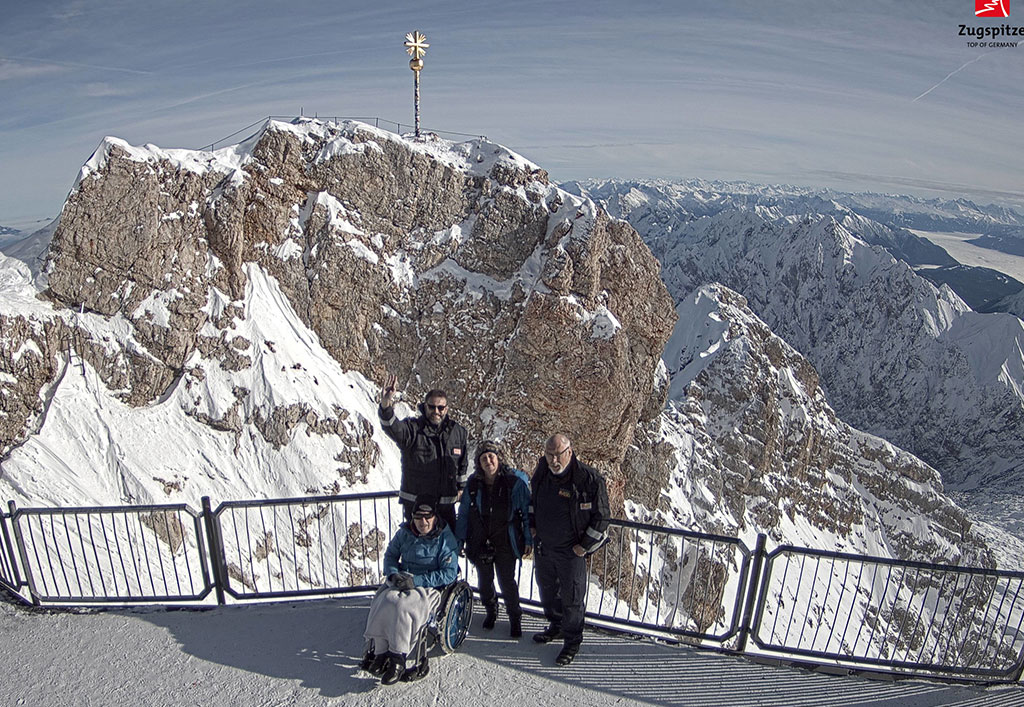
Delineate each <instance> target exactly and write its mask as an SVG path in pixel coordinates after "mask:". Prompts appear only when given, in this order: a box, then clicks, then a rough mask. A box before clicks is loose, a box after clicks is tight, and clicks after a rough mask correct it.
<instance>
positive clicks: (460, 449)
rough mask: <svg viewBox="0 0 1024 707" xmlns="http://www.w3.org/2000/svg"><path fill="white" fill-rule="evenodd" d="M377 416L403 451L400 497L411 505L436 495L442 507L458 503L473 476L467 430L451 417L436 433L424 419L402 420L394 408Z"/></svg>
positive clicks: (381, 410) (447, 418)
mask: <svg viewBox="0 0 1024 707" xmlns="http://www.w3.org/2000/svg"><path fill="white" fill-rule="evenodd" d="M377 413H378V415H380V424H381V427H382V428H383V429H384V432H385V434H387V436H388V437H390V438H391V439H393V440H395V443H397V444H398V448H399V449H401V450H402V487H401V489H400V490H399V492H398V495H399V497H400V498H401V499H402V500H403V501H408V502H410V503H411V502H413V501H415V500H416V497H417V496H421V495H422V496H432V497H434V498H436V499H437V502H438V503H439V504H441V505H451V504H454V503H455V501H456V496H457V495H458V493H459V490H460V489H461V488H462V487H463V486H465V485H466V478H467V477H468V476H469V455H468V451H467V450H466V443H467V442H468V441H469V435H468V434H467V433H466V428H465V427H463V426H462V425H460V424H459V423H458V422H455V421H454V420H452V419H451V418H450V417H448V416H445V418H444V419H443V420H442V421H441V426H440V429H438V430H434V429H433V428H432V427H431V425H430V424H429V423H428V422H427V420H426V418H425V417H423V416H420V417H408V418H406V419H404V420H399V419H397V418H396V417H395V411H394V408H392V407H388V408H384V407H378V410H377Z"/></svg>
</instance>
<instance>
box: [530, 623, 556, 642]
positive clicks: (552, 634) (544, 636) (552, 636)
mask: <svg viewBox="0 0 1024 707" xmlns="http://www.w3.org/2000/svg"><path fill="white" fill-rule="evenodd" d="M561 637H562V628H561V626H555V625H549V626H548V627H547V628H546V629H544V630H543V631H541V632H540V633H535V634H533V640H534V641H536V642H537V643H551V642H552V641H554V640H556V639H558V638H561Z"/></svg>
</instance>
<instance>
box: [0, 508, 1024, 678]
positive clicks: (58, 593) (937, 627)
mask: <svg viewBox="0 0 1024 707" xmlns="http://www.w3.org/2000/svg"><path fill="white" fill-rule="evenodd" d="M396 496H397V494H395V493H393V492H389V493H374V494H362V495H351V496H318V497H306V498H292V499H278V500H267V501H230V502H226V503H222V504H221V505H220V506H218V507H217V509H216V510H214V509H213V508H212V505H211V503H210V499H209V498H206V497H204V498H203V499H202V511H201V512H199V513H197V512H195V511H193V510H191V509H190V508H189V507H188V506H185V505H163V506H160V505H154V506H119V507H112V508H110V507H107V508H65V509H42V508H32V509H17V508H16V507H15V505H14V503H11V504H9V509H10V513H5V514H3V515H2V518H0V531H2V538H3V545H2V548H0V584H2V585H3V586H5V587H7V588H8V589H10V590H11V591H13V592H15V593H16V594H17V595H18V596H19V597H21V598H22V599H23V600H25V601H29V602H32V603H35V604H48V605H69V604H70V605H81V604H97V603H107V604H110V603H120V604H132V603H163V604H175V603H186V604H189V603H191V604H209V603H212V602H213V601H216V602H218V603H221V604H223V603H227V602H229V601H231V602H249V601H267V600H275V599H283V598H301V597H315V596H329V595H336V594H344V593H359V592H363V593H369V592H372V591H373V590H374V589H376V587H377V586H378V584H379V583H380V582H381V581H382V580H383V559H384V552H385V549H386V547H387V543H388V541H389V540H390V538H391V537H392V536H393V534H394V532H395V531H396V530H397V528H398V526H399V523H400V522H401V519H402V515H401V511H400V509H399V507H398V506H397V504H395V503H394V499H395V498H396ZM765 545H766V538H765V536H764V535H759V536H758V542H757V545H756V547H755V549H754V550H753V551H751V550H749V549H748V548H747V547H746V545H745V544H744V543H743V542H742V541H741V540H739V539H737V538H730V537H725V536H718V535H709V534H702V533H694V532H688V531H682V530H675V529H670V528H663V527H659V526H654V525H646V524H641V523H633V522H630V521H624V520H613V521H612V523H611V526H610V528H609V541H608V542H607V543H606V544H605V545H604V546H603V547H602V548H601V549H600V550H598V551H597V552H596V553H594V554H593V555H591V556H590V558H589V559H588V569H589V584H588V589H587V598H586V609H587V616H588V617H590V618H591V619H593V620H596V621H599V622H601V623H603V624H604V625H606V626H609V627H611V628H615V629H618V630H626V631H630V632H640V633H647V634H651V635H657V636H661V637H665V638H675V639H676V640H685V641H687V642H689V643H693V644H697V645H703V646H709V647H715V648H718V649H722V650H727V651H732V652H738V653H756V654H760V655H769V656H772V657H775V658H778V659H779V660H783V661H785V660H793V659H795V658H800V659H801V660H805V661H806V659H810V660H812V661H815V662H818V663H823V664H828V665H839V666H845V667H848V668H851V669H868V670H874V671H882V672H890V673H895V674H900V675H907V676H910V675H914V676H920V675H925V676H942V677H945V678H951V679H961V680H974V681H988V682H996V681H1016V680H1019V679H1020V674H1021V671H1022V669H1024V631H1022V630H1021V629H1022V623H1024V573H1021V572H1000V571H996V570H988V569H981V568H964V567H953V566H946V565H936V564H929V563H922V562H908V561H900V560H891V559H886V558H878V557H864V556H859V555H851V554H843V553H834V552H827V551H821V550H809V549H805V548H797V547H792V546H781V547H777V548H775V549H774V550H772V551H771V552H770V553H769V552H766V551H765ZM463 565H464V566H463V571H464V573H465V575H466V577H467V579H469V580H470V581H471V582H475V579H476V574H475V570H474V569H473V567H472V566H471V565H470V564H469V563H468V562H464V563H463ZM519 579H520V594H521V598H522V600H523V603H524V604H525V605H526V606H528V607H534V608H536V607H539V606H540V602H539V596H538V593H537V587H536V583H535V581H534V578H533V565H532V562H529V561H524V562H523V563H522V565H521V566H520V570H519Z"/></svg>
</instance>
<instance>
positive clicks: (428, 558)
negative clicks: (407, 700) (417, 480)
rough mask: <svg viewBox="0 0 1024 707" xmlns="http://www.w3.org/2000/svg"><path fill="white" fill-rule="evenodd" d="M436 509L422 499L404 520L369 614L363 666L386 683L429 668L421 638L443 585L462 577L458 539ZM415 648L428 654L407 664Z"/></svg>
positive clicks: (387, 555)
mask: <svg viewBox="0 0 1024 707" xmlns="http://www.w3.org/2000/svg"><path fill="white" fill-rule="evenodd" d="M436 511H437V508H436V505H435V502H434V501H433V500H428V499H417V500H416V506H415V508H414V510H413V514H412V520H410V521H408V522H406V523H403V524H402V526H401V527H400V528H399V529H398V532H397V533H395V536H394V537H393V538H391V542H390V543H389V544H388V549H387V551H386V552H385V553H384V576H385V577H386V580H385V582H384V584H382V585H381V587H380V589H378V590H377V594H376V595H375V596H374V598H373V602H372V603H371V604H370V614H369V616H367V617H366V631H365V632H364V634H363V635H364V637H365V638H366V640H367V646H366V653H365V655H364V656H363V660H362V663H361V664H360V667H361V668H362V669H363V670H366V671H367V672H369V673H371V674H372V675H379V676H380V677H381V682H382V683H383V684H385V685H391V684H394V683H396V682H398V681H399V680H405V681H411V680H418V679H419V678H422V677H424V676H425V675H426V674H427V672H428V670H429V668H428V666H427V656H426V651H425V650H423V647H422V646H420V645H417V644H418V643H420V642H421V641H422V636H423V634H424V633H425V631H424V630H423V629H424V627H425V625H426V623H427V621H428V620H430V619H431V617H432V615H433V613H434V612H435V611H436V610H437V608H438V606H439V604H440V602H441V591H442V590H443V589H444V588H445V587H446V586H448V585H449V584H452V583H453V582H454V581H455V580H456V578H457V577H458V572H459V557H458V543H457V541H456V540H455V535H453V534H452V531H451V529H450V528H449V527H448V526H447V525H446V524H445V522H444V521H443V520H442V519H441V518H439V517H438V516H437V514H436ZM414 651H415V652H416V653H417V654H419V655H420V656H422V657H421V658H420V659H419V660H418V661H417V662H416V663H415V664H414V665H412V666H406V659H407V657H408V656H409V655H410V654H412V653H413V652H414Z"/></svg>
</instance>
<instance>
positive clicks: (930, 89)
mask: <svg viewBox="0 0 1024 707" xmlns="http://www.w3.org/2000/svg"><path fill="white" fill-rule="evenodd" d="M985 53H986V54H987V53H988V52H985ZM983 56H985V54H979V55H978V56H976V57H975V58H973V59H971V60H970V61H969V62H967V63H966V64H964V65H963V66H961V67H960V68H959V69H955V70H953V71H950V72H949V74H947V75H946V78H944V79H942V80H941V81H939V82H938V83H937V84H935V85H934V86H932V87H931V88H929V89H928V90H927V91H925V92H924V93H922V94H921V95H920V96H918V97H917V98H915V99H914V100H912V101H911V103H916V102H917V101H919V100H921V99H922V98H924V97H925V96H927V95H928V94H929V93H931V92H932V91H934V90H935V89H937V88H938V87H939V86H941V85H942V84H944V83H946V82H947V81H949V79H950V77H952V76H954V75H955V74H959V73H960V72H961V71H963V70H964V69H966V68H967V67H968V66H970V65H971V64H973V63H974V62H976V61H978V60H979V59H981V57H983Z"/></svg>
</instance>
